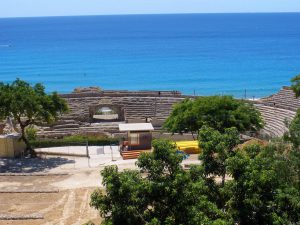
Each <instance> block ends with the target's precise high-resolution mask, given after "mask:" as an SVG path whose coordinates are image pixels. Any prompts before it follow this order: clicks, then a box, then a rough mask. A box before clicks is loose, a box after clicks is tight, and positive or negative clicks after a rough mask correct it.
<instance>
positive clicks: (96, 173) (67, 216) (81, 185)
mask: <svg viewBox="0 0 300 225" xmlns="http://www.w3.org/2000/svg"><path fill="white" fill-rule="evenodd" d="M94 152H95V154H94V155H93V154H91V156H90V158H86V157H74V156H64V157H63V156H61V157H55V156H51V157H50V156H47V157H44V158H42V159H14V160H12V159H0V173H1V174H7V173H13V174H20V173H25V174H47V176H0V190H2V191H5V190H24V189H27V190H28V189H30V190H32V189H34V190H43V189H55V190H59V192H58V193H0V214H1V215H30V214H34V213H38V214H41V215H43V216H44V219H37V220H0V225H2V224H16V225H19V224H20V225H37V224H47V225H51V224H52V225H56V224H61V225H65V224H66V225H69V224H78V225H79V224H83V223H85V222H87V221H89V220H91V221H93V222H94V223H95V224H100V223H101V218H100V216H99V215H98V212H97V211H96V210H95V209H93V208H91V207H90V206H89V202H90V195H91V193H92V192H93V190H95V188H97V187H100V188H103V187H102V184H101V176H100V171H101V170H102V169H103V168H104V167H105V166H108V165H117V166H118V167H119V170H121V171H122V170H124V169H136V166H135V162H136V160H123V159H122V158H121V157H120V155H119V153H118V152H117V151H113V158H112V157H111V151H105V154H103V152H100V154H96V153H97V150H96V151H94ZM98 153H99V152H98ZM197 157H198V156H197V155H191V156H190V157H189V159H187V160H184V162H183V164H194V163H199V161H198V160H197ZM54 173H55V174H54ZM58 174H64V175H58Z"/></svg>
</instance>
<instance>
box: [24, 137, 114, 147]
mask: <svg viewBox="0 0 300 225" xmlns="http://www.w3.org/2000/svg"><path fill="white" fill-rule="evenodd" d="M87 142H88V145H96V146H97V145H101V146H102V145H116V144H119V139H117V138H108V137H101V138H99V137H88V136H80V135H75V136H69V137H64V138H63V139H40V140H31V141H30V144H31V146H32V147H33V148H49V147H60V146H85V145H86V143H87Z"/></svg>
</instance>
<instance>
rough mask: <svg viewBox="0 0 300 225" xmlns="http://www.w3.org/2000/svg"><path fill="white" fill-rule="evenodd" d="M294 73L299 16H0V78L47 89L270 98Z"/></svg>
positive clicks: (299, 63) (299, 60)
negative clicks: (152, 91) (96, 87)
mask: <svg viewBox="0 0 300 225" xmlns="http://www.w3.org/2000/svg"><path fill="white" fill-rule="evenodd" d="M299 73H300V14H298V13H283V14H280V13H279V14H276V13H274V14H174V15H120V16H80V17H43V18H10V19H8V18H2V19H0V81H2V82H11V81H13V80H14V79H16V78H17V77H19V78H21V79H24V80H27V81H28V82H30V83H36V82H42V83H43V84H44V85H45V86H46V90H47V91H49V92H50V91H55V90H56V91H58V92H60V93H67V92H71V91H72V90H73V89H74V88H75V87H84V86H100V87H102V88H103V89H110V90H111V89H122V90H179V91H182V92H183V93H185V94H194V93H195V94H196V95H212V94H230V95H234V96H236V97H244V96H245V94H246V97H247V98H252V97H255V98H257V97H262V96H266V95H269V94H272V93H274V92H276V91H278V90H279V89H280V87H281V86H283V85H289V84H290V78H291V77H293V76H295V75H297V74H299Z"/></svg>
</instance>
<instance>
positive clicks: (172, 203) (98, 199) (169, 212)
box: [91, 140, 232, 225]
mask: <svg viewBox="0 0 300 225" xmlns="http://www.w3.org/2000/svg"><path fill="white" fill-rule="evenodd" d="M153 147H154V151H153V153H150V154H142V155H141V157H140V158H139V159H138V162H137V166H138V167H139V169H140V171H124V172H118V169H117V168H116V167H107V168H105V169H104V170H103V171H102V173H101V174H102V176H103V185H104V186H105V187H106V193H105V194H104V193H102V192H101V191H100V190H98V191H95V192H94V193H93V195H92V201H91V205H92V206H94V207H95V208H96V209H98V210H99V211H100V214H101V216H102V217H104V218H105V222H104V224H124V225H126V224H141V225H142V224H153V225H154V224H155V225H158V224H170V225H172V224H191V225H192V224H193V225H194V224H232V223H231V220H230V218H228V217H227V216H226V215H225V214H224V213H223V212H222V211H221V210H220V209H218V207H217V206H216V204H215V203H214V202H212V201H211V200H210V199H209V189H208V187H207V185H206V183H205V180H204V178H203V176H202V170H201V168H199V167H196V166H195V167H192V168H191V170H190V171H185V170H183V169H182V167H181V165H180V163H181V161H182V156H181V155H178V154H176V148H175V146H174V145H173V144H172V143H171V142H169V141H166V140H156V141H154V142H153ZM141 174H143V175H141Z"/></svg>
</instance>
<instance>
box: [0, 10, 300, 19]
mask: <svg viewBox="0 0 300 225" xmlns="http://www.w3.org/2000/svg"><path fill="white" fill-rule="evenodd" d="M298 13H300V12H292V11H291V12H182V13H172V12H170V13H124V14H123V13H121V14H82V15H80V14H79V15H47V16H11V17H10V16H8V17H1V16H0V19H22V18H49V17H89V16H91V17H92V16H143V15H149V16H150V15H192V14H298Z"/></svg>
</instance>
